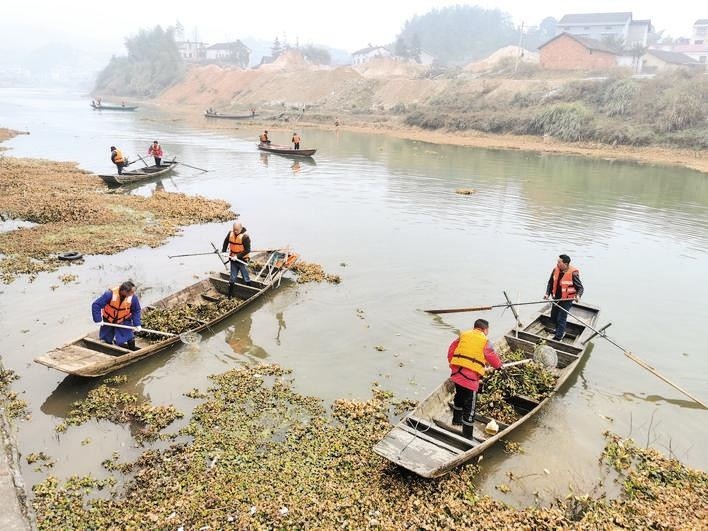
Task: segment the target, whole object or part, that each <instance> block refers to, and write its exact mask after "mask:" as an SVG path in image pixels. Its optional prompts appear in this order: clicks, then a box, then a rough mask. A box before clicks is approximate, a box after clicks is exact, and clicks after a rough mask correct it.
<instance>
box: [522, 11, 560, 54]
mask: <svg viewBox="0 0 708 531" xmlns="http://www.w3.org/2000/svg"><path fill="white" fill-rule="evenodd" d="M557 29H558V21H557V20H556V19H555V18H553V17H546V18H544V19H543V20H542V21H541V23H540V24H539V25H538V26H534V27H531V28H529V30H528V31H527V32H526V35H525V37H524V40H523V47H524V48H526V49H527V50H536V49H537V48H538V47H539V46H541V45H542V44H544V43H546V42H548V41H549V40H551V39H552V38H553V37H555V36H556V33H557Z"/></svg>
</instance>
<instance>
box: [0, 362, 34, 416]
mask: <svg viewBox="0 0 708 531" xmlns="http://www.w3.org/2000/svg"><path fill="white" fill-rule="evenodd" d="M19 378H20V377H19V376H18V375H17V373H15V371H13V370H12V369H4V368H2V367H0V407H2V408H3V409H4V410H5V415H7V418H10V419H16V418H20V417H26V416H27V414H28V413H27V402H25V401H24V400H21V399H20V398H18V397H17V393H16V392H14V391H12V390H11V389H10V384H11V383H12V382H14V381H15V380H18V379H19Z"/></svg>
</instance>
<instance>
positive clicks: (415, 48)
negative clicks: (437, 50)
mask: <svg viewBox="0 0 708 531" xmlns="http://www.w3.org/2000/svg"><path fill="white" fill-rule="evenodd" d="M421 51H422V50H421V47H420V37H419V36H418V34H417V33H414V34H413V39H412V40H411V48H410V57H411V59H414V60H415V61H416V62H418V63H420V53H421Z"/></svg>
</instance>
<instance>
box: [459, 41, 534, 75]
mask: <svg viewBox="0 0 708 531" xmlns="http://www.w3.org/2000/svg"><path fill="white" fill-rule="evenodd" d="M517 57H518V58H519V62H524V63H533V64H537V63H538V61H539V58H538V53H536V52H532V51H530V50H527V49H525V48H521V47H519V46H513V45H511V46H505V47H504V48H499V49H498V50H497V51H496V52H494V53H493V54H491V55H490V56H489V57H486V58H485V59H482V60H481V61H477V62H473V63H470V64H468V65H467V66H465V68H464V70H466V71H468V72H485V71H487V70H492V69H494V68H496V67H497V66H499V63H500V62H501V61H503V60H505V59H511V60H516V58H517Z"/></svg>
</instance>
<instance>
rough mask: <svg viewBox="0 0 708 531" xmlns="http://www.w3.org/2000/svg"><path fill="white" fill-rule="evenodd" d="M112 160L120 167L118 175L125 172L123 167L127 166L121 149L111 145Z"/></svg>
mask: <svg viewBox="0 0 708 531" xmlns="http://www.w3.org/2000/svg"><path fill="white" fill-rule="evenodd" d="M111 162H112V163H113V164H115V165H116V168H118V175H120V174H122V173H123V168H125V158H124V157H123V153H121V151H120V149H118V148H116V147H115V146H111Z"/></svg>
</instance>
